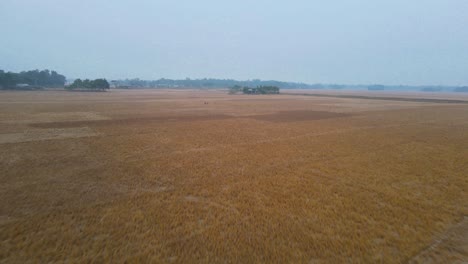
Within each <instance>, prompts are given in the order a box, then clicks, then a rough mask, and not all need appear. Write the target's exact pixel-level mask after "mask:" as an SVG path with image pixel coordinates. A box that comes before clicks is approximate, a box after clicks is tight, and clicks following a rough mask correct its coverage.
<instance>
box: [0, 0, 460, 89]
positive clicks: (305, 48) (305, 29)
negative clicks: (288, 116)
mask: <svg viewBox="0 0 468 264" xmlns="http://www.w3.org/2000/svg"><path fill="white" fill-rule="evenodd" d="M466 14H468V1H464V0H444V1H440V0H439V1H436V0H425V1H421V0H419V1H403V0H392V1H388V0H387V1H372V0H362V1H287V2H281V3H278V2H271V1H246V0H241V1H232V2H225V1H214V0H213V1H206V0H203V1H149V0H146V1H121V0H119V1H95V0H80V1H75V0H72V1H59V0H43V1H34V0H29V1H26V0H2V1H0V26H1V27H2V33H3V34H2V36H3V37H2V41H0V69H4V70H7V71H21V70H28V69H35V68H38V69H44V68H49V69H54V70H57V71H59V72H61V73H63V74H65V75H66V76H67V77H70V78H100V77H105V78H108V79H121V78H127V77H129V78H132V77H139V78H142V79H158V78H162V77H165V78H185V77H191V78H204V77H213V78H234V79H241V80H243V79H254V78H260V79H275V80H285V81H296V82H306V83H317V82H322V83H346V84H365V83H368V84H372V83H382V84H388V85H398V84H407V85H439V84H442V85H467V84H468V66H467V65H468V64H467V63H466V62H467V61H468V27H467V25H468V16H467V15H466Z"/></svg>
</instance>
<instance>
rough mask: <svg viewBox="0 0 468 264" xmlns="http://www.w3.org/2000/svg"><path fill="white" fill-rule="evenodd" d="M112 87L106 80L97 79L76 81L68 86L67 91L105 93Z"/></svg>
mask: <svg viewBox="0 0 468 264" xmlns="http://www.w3.org/2000/svg"><path fill="white" fill-rule="evenodd" d="M109 87H110V85H109V83H108V82H107V80H106V79H96V80H89V79H85V80H81V79H76V80H75V81H73V83H72V84H70V85H67V86H66V87H65V89H67V90H83V91H105V90H107V89H109Z"/></svg>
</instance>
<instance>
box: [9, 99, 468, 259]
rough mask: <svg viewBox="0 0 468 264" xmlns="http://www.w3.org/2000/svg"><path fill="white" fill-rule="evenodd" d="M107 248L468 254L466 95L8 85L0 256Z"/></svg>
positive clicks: (216, 254) (154, 255)
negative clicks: (13, 88)
mask: <svg viewBox="0 0 468 264" xmlns="http://www.w3.org/2000/svg"><path fill="white" fill-rule="evenodd" d="M398 96H402V97H404V95H398ZM421 96H424V95H421ZM437 96H439V97H444V95H437ZM437 96H434V95H431V96H430V97H431V98H437ZM392 97H395V95H392ZM416 97H417V96H416ZM449 97H450V98H446V99H451V98H452V97H454V96H453V95H451V96H449ZM408 98H415V95H412V96H411V97H408ZM455 98H456V99H458V100H467V101H468V96H456V97H455ZM452 99H453V98H452ZM107 261H109V262H125V261H127V262H150V261H151V262H170V263H172V262H174V263H192V262H209V263H219V262H223V263H224V262H230V263H254V262H255V263H256V262H266V263H270V262H281V263H288V262H300V263H309V262H311V263H315V262H319V263H322V262H325V263H328V262H331V263H336V262H384V263H400V262H413V261H414V262H421V263H430V262H431V261H433V262H434V263H439V262H457V261H459V262H460V263H462V262H464V261H468V104H467V103H453V102H445V101H444V102H442V101H430V100H429V101H426V102H421V101H411V100H407V101H401V100H393V99H392V100H373V99H369V98H361V99H360V98H335V97H322V96H319V97H317V96H306V95H258V96H256V95H253V96H247V95H228V94H227V93H226V92H225V91H190V90H185V91H182V90H178V91H176V90H140V91H111V92H107V93H84V92H82V93H80V92H64V91H63V92H61V91H42V92H0V262H4V263H24V262H79V263H80V262H107Z"/></svg>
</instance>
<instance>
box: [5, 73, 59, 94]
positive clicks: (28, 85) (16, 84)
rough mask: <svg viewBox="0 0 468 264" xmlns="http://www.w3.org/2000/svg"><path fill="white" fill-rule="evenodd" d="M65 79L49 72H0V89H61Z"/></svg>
mask: <svg viewBox="0 0 468 264" xmlns="http://www.w3.org/2000/svg"><path fill="white" fill-rule="evenodd" d="M65 81H66V77H65V76H64V75H61V74H59V73H57V72H56V71H49V70H42V71H39V70H32V71H22V72H19V73H15V72H5V71H3V70H0V89H17V90H21V89H23V90H24V89H41V88H42V87H53V88H58V87H63V86H64V85H65Z"/></svg>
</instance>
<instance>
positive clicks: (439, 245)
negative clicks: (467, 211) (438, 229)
mask: <svg viewBox="0 0 468 264" xmlns="http://www.w3.org/2000/svg"><path fill="white" fill-rule="evenodd" d="M408 263H468V216H465V217H464V218H463V220H462V221H461V222H460V223H458V224H456V225H454V226H453V227H451V228H450V229H449V230H447V232H445V233H443V234H442V235H440V236H439V237H438V238H437V239H435V240H434V242H432V243H431V244H430V245H429V246H428V247H427V248H425V249H424V250H423V251H421V252H420V253H419V254H417V255H416V256H414V257H413V258H412V259H411V260H410V261H409V262H408Z"/></svg>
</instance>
